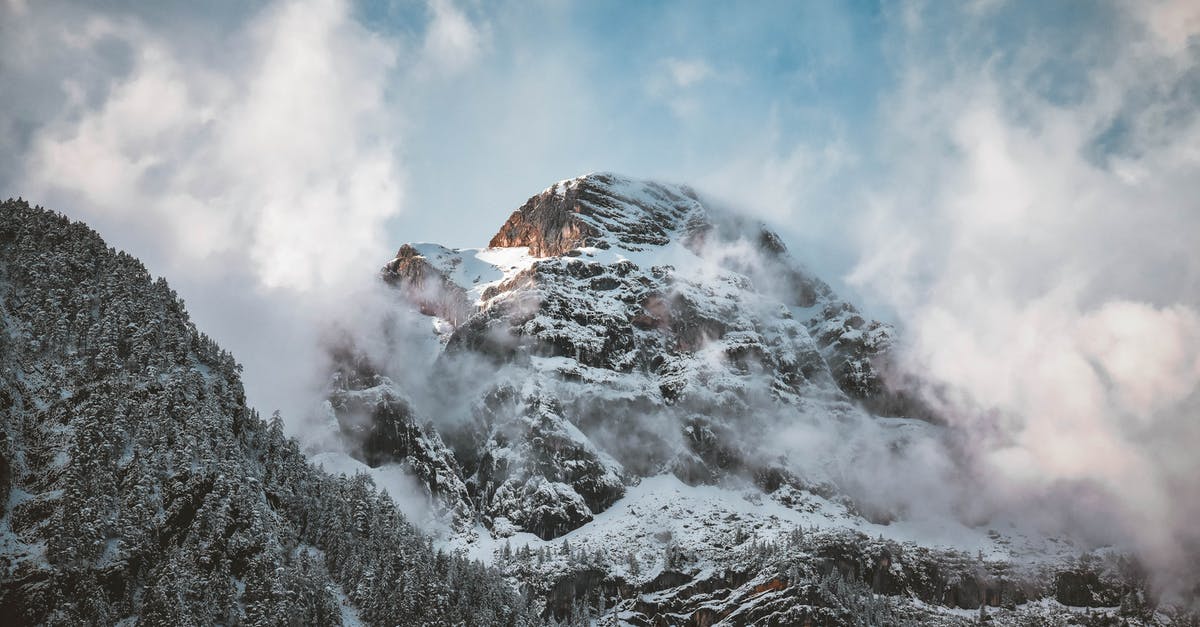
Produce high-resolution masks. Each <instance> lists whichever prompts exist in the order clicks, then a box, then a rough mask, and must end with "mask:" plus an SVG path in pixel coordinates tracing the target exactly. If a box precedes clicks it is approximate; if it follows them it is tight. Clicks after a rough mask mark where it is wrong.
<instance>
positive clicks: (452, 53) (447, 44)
mask: <svg viewBox="0 0 1200 627" xmlns="http://www.w3.org/2000/svg"><path fill="white" fill-rule="evenodd" d="M429 11H430V13H431V15H432V21H431V22H430V24H429V28H428V30H427V31H426V33H425V43H424V59H425V62H426V63H425V66H426V69H427V70H428V71H435V72H438V73H440V74H453V73H456V72H460V71H463V70H465V69H466V68H468V67H470V66H471V65H473V64H474V63H475V62H476V61H477V60H478V59H479V57H480V55H482V54H483V51H484V47H485V45H486V43H487V30H486V25H482V26H481V25H477V24H475V23H473V22H472V21H471V20H470V19H469V18H468V17H467V16H466V15H465V14H464V13H463V12H462V11H461V10H459V9H458V7H456V6H455V5H454V3H453V2H451V0H430V1H429Z"/></svg>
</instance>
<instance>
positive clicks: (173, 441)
mask: <svg viewBox="0 0 1200 627" xmlns="http://www.w3.org/2000/svg"><path fill="white" fill-rule="evenodd" d="M239 371H240V366H238V364H237V363H236V362H235V361H234V358H233V357H232V356H231V355H230V354H229V353H226V352H224V351H223V350H221V348H220V347H218V346H217V345H216V344H215V343H214V342H213V341H212V339H210V338H209V337H207V336H205V335H204V334H203V333H200V332H199V331H197V329H196V327H195V326H194V325H193V324H192V323H191V322H190V321H189V320H188V316H187V312H186V311H185V309H184V306H183V303H182V302H181V301H180V300H179V298H178V297H177V296H176V295H175V293H174V292H173V291H172V290H171V288H170V287H168V285H167V283H166V282H165V281H164V280H163V279H161V278H160V279H153V278H152V277H151V276H150V275H149V273H147V271H146V269H145V268H144V267H143V266H142V264H141V263H139V262H138V261H137V260H136V259H135V258H133V257H131V256H129V255H127V254H125V253H121V252H116V251H114V250H113V249H111V248H109V247H107V246H106V245H105V243H104V242H103V241H102V240H101V239H100V237H99V236H98V235H97V234H96V233H95V232H93V231H92V230H90V229H89V228H87V227H86V226H84V225H83V224H80V223H73V222H71V221H70V220H68V219H67V218H65V217H63V216H61V215H58V214H56V213H53V212H50V211H46V210H44V209H41V208H39V207H32V206H30V205H29V204H27V203H26V202H23V201H20V200H17V201H13V200H9V201H7V202H4V203H3V204H2V205H0V421H2V422H0V617H3V620H2V621H0V622H4V623H6V624H14V623H15V624H35V623H39V624H41V623H44V624H58V625H81V624H116V623H123V624H133V623H136V624H139V625H189V624H246V625H275V624H292V625H314V624H340V623H342V622H343V621H344V620H346V619H351V620H362V621H363V622H366V623H370V624H450V623H456V624H473V625H503V624H508V625H524V624H529V621H528V620H526V618H525V614H526V605H525V602H524V601H523V600H522V598H521V597H520V595H519V594H517V593H516V591H515V590H513V589H512V587H511V586H510V585H509V584H507V583H506V582H504V581H503V580H502V579H500V578H499V577H498V576H497V575H496V573H495V571H493V570H491V569H489V568H485V567H483V566H481V565H478V564H476V563H472V562H469V561H467V560H466V559H465V558H463V557H459V556H453V555H447V554H445V553H442V552H439V551H436V550H434V548H433V547H432V545H431V543H430V541H429V540H428V539H427V538H425V537H423V536H422V535H421V534H420V533H419V532H418V531H417V530H415V529H414V528H413V527H412V526H411V525H410V524H409V523H408V522H407V521H406V520H405V518H404V516H403V515H402V514H401V513H400V512H399V511H397V509H396V507H395V506H394V505H393V503H392V502H391V500H390V499H389V498H388V497H387V496H386V495H384V494H381V493H380V492H379V491H378V490H376V488H375V487H374V486H373V485H372V483H371V481H370V480H369V479H368V478H367V477H366V476H365V475H359V476H356V477H354V478H352V479H345V478H335V477H331V476H329V475H327V474H325V473H323V472H321V471H320V470H318V469H316V468H314V467H312V466H311V465H310V464H309V463H308V462H307V461H306V460H305V458H304V456H303V455H302V454H301V452H300V451H299V449H298V447H297V445H296V443H295V442H294V441H292V440H289V439H287V438H285V437H284V435H283V431H282V420H281V418H280V417H279V416H278V415H275V416H273V417H272V418H271V419H270V420H268V421H264V420H263V419H262V418H261V417H260V416H259V415H258V414H257V413H256V412H255V411H254V410H253V409H251V408H249V407H247V406H246V402H245V396H244V394H243V389H242V384H241V381H240V378H239Z"/></svg>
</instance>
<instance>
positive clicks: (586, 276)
mask: <svg viewBox="0 0 1200 627" xmlns="http://www.w3.org/2000/svg"><path fill="white" fill-rule="evenodd" d="M382 277H383V279H384V280H385V281H386V282H387V283H389V284H390V285H392V286H394V287H395V288H396V289H397V290H398V291H399V293H400V294H401V295H403V297H404V299H405V300H406V301H407V302H409V303H411V305H412V306H414V307H415V309H416V310H417V311H419V312H420V313H422V314H425V315H427V316H430V317H431V318H433V321H434V324H433V326H434V328H436V329H439V330H440V338H441V340H442V342H441V344H440V346H441V347H442V348H441V349H440V352H439V355H438V356H437V358H436V360H435V363H433V364H432V365H431V366H430V367H429V370H430V372H431V373H432V374H431V376H430V377H429V383H428V390H427V391H429V392H430V393H429V394H427V395H426V396H428V397H430V398H432V399H433V400H430V401H428V403H427V406H424V407H422V408H421V409H420V410H412V411H414V412H420V411H423V412H426V413H427V414H428V415H424V416H422V417H421V419H426V420H433V421H434V422H435V423H437V424H439V425H444V426H443V428H442V429H441V434H442V437H444V438H445V441H446V444H447V445H449V447H450V448H451V449H453V451H454V455H453V457H454V463H455V464H456V467H457V472H458V473H459V474H460V476H461V479H462V481H463V483H464V484H465V486H466V489H467V491H468V493H469V498H470V500H471V503H472V506H473V507H474V508H475V510H476V511H477V512H478V513H479V515H480V517H481V519H482V520H483V521H484V522H485V523H486V524H490V525H493V527H494V528H497V529H501V530H517V531H520V530H524V531H529V532H532V533H535V534H537V535H538V536H540V537H542V538H553V537H556V536H559V535H561V534H563V533H566V532H568V531H571V530H572V529H575V528H578V527H579V526H581V525H583V524H586V523H587V522H588V521H590V520H592V519H593V517H594V516H595V515H596V514H599V513H600V512H603V511H604V510H605V509H607V508H608V507H609V506H610V505H611V504H612V503H613V502H614V501H615V500H616V499H618V498H620V497H621V495H622V494H623V493H624V490H625V487H626V486H627V485H629V484H630V483H631V482H635V481H637V479H638V478H639V477H643V476H650V475H654V474H658V473H662V472H671V473H674V474H676V475H677V476H678V477H680V478H681V479H682V480H684V481H686V482H688V483H693V484H695V483H710V482H714V481H717V480H719V479H720V478H722V477H724V476H729V475H742V476H745V477H747V478H750V479H752V480H756V481H758V482H760V484H762V485H763V486H764V487H766V488H769V489H772V490H774V489H776V488H778V487H779V486H780V485H781V484H783V483H789V482H790V483H791V484H793V485H800V484H807V485H810V487H811V486H815V485H819V484H821V483H822V482H823V481H824V478H820V477H805V478H801V477H796V476H795V475H794V474H793V473H790V472H788V471H787V469H786V468H785V467H784V466H783V465H781V463H780V462H779V460H777V459H770V458H768V457H764V456H762V455H760V454H758V449H759V448H760V445H761V444H762V442H760V441H759V438H760V437H762V435H763V433H764V432H765V431H766V427H767V425H768V424H769V423H770V422H771V421H776V420H781V419H786V418H787V416H788V414H789V412H813V411H822V412H830V413H831V415H836V414H837V413H838V412H841V411H847V410H849V408H851V407H852V405H853V404H854V403H857V402H863V401H865V402H869V403H874V402H878V399H882V398H885V397H886V396H887V395H888V394H889V393H888V391H887V390H886V388H885V386H884V385H883V382H882V380H881V379H880V376H879V374H878V373H879V367H878V366H877V364H878V363H880V362H881V360H883V359H885V358H886V355H887V351H888V348H889V347H890V346H891V342H892V330H891V327H890V326H888V325H886V324H883V323H879V322H875V321H869V320H867V319H865V318H864V317H863V316H862V315H860V314H859V313H858V312H857V310H856V309H855V308H854V307H853V306H852V305H850V304H849V303H846V302H844V301H842V300H840V299H839V298H838V297H837V295H836V294H834V293H833V291H832V290H831V289H830V288H829V286H828V285H827V284H826V283H825V282H823V281H821V280H820V279H819V278H817V277H816V276H814V275H813V274H812V273H810V272H808V271H807V270H806V269H805V268H803V267H802V266H801V265H799V264H798V263H797V262H796V261H795V260H793V259H792V257H791V256H790V254H789V253H788V251H787V249H786V247H785V246H784V245H783V243H782V241H781V240H780V239H779V237H778V236H777V235H776V234H775V233H773V232H772V231H770V230H769V229H767V228H765V227H764V226H762V225H761V224H758V223H753V222H749V221H746V220H743V219H740V218H737V217H736V216H734V215H731V214H727V213H724V212H721V211H720V210H716V209H713V208H712V207H710V206H708V205H706V203H705V201H704V199H702V198H701V197H700V196H699V195H698V194H697V193H696V192H694V191H693V190H691V189H690V188H687V187H685V186H677V185H667V184H661V183H655V182H649V181H640V180H634V179H629V178H625V177H621V176H617V175H613V174H604V173H601V174H589V175H586V176H582V177H579V178H576V179H571V180H566V181H561V182H559V183H556V184H554V185H552V186H550V187H549V188H547V189H546V190H544V191H543V192H541V193H539V194H537V195H535V196H533V197H532V198H530V199H529V200H528V201H527V202H526V203H525V204H524V205H523V206H522V207H520V208H519V209H518V210H516V211H515V212H513V213H512V215H511V216H510V217H509V218H508V220H507V221H506V222H505V223H504V224H503V225H502V226H501V227H500V230H499V231H498V232H497V233H496V235H495V236H494V237H493V238H492V239H491V241H490V242H489V245H488V248H484V249H461V250H455V249H447V248H443V247H440V246H437V245H431V244H411V245H410V244H405V245H404V246H402V247H401V248H400V250H399V252H398V253H397V255H396V257H395V259H393V260H391V261H390V262H388V263H387V264H386V265H385V266H384V268H383V270H382ZM414 367H416V364H414ZM466 373H469V374H466ZM368 384H371V381H370V380H368V379H364V381H363V383H361V384H348V385H347V384H345V382H344V381H343V386H342V387H343V390H342V391H340V392H338V394H340V395H341V396H336V395H335V398H343V397H344V396H345V395H346V394H347V393H350V392H354V393H361V392H362V391H364V390H367V389H371V388H372V386H373V385H375V384H371V385H368ZM348 391H349V392H348ZM372 398H376V399H377V404H376V406H375V408H374V409H368V410H365V411H364V410H363V409H361V408H360V409H359V410H357V413H358V414H359V415H360V416H361V415H370V416H380V417H382V418H381V419H386V420H388V421H391V422H396V420H395V419H394V418H391V417H390V416H392V415H393V414H396V413H397V412H396V411H393V410H394V409H395V408H396V407H401V406H402V405H400V404H398V403H397V402H396V401H395V400H394V399H392V398H391V397H389V396H387V395H378V394H376V395H375V396H372ZM345 406H347V403H346V402H345V401H344V400H343V401H342V402H341V403H340V404H338V405H336V406H335V408H334V409H335V411H338V412H339V413H340V414H344V413H346V412H345V411H344V410H343V409H340V408H342V407H345ZM408 412H409V409H407V408H406V409H405V410H404V411H403V412H400V413H402V414H405V416H407V414H408ZM404 420H407V418H402V419H401V422H403V421H404ZM419 420H420V419H418V422H419ZM343 422H344V423H345V422H347V421H345V420H343ZM355 429H358V430H360V431H362V430H364V429H365V430H366V431H365V432H366V433H368V434H370V437H369V438H367V439H365V440H362V441H363V442H364V446H366V445H367V443H370V442H374V441H376V440H378V439H379V435H378V433H379V428H378V427H377V426H362V425H359V426H356V427H355ZM391 430H392V427H387V428H386V429H384V431H385V432H389V433H390V432H391ZM388 446H391V447H392V449H391V450H402V449H403V447H400V448H397V447H395V446H393V445H391V444H388ZM360 448H362V451H363V452H362V453H359V454H360V455H362V456H367V455H370V454H368V453H366V450H367V449H366V448H363V447H360ZM418 452H419V454H420V455H421V456H425V455H426V453H425V452H424V451H421V450H419V451H418ZM367 461H368V462H371V461H372V459H368V460H367ZM374 461H378V460H377V459H376V460H374ZM423 463H424V462H423ZM497 523H498V524H497Z"/></svg>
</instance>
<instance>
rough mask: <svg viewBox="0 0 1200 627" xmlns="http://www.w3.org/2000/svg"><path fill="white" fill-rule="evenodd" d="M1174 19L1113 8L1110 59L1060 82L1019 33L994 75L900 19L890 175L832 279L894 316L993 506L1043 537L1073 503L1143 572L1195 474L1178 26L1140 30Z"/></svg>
mask: <svg viewBox="0 0 1200 627" xmlns="http://www.w3.org/2000/svg"><path fill="white" fill-rule="evenodd" d="M1179 8H1180V7H1179V6H1171V7H1168V6H1167V5H1145V6H1143V5H1140V4H1139V5H1136V6H1132V5H1131V6H1126V7H1124V10H1125V11H1127V13H1122V14H1120V15H1117V16H1114V20H1115V23H1116V26H1115V27H1114V30H1115V32H1116V33H1117V41H1116V42H1113V41H1106V42H1103V45H1106V46H1116V47H1117V48H1118V49H1119V50H1120V51H1121V52H1120V54H1117V55H1103V54H1097V55H1090V54H1089V55H1087V56H1086V58H1087V61H1085V62H1082V63H1079V62H1075V63H1074V64H1072V65H1070V66H1069V67H1067V68H1063V67H1055V66H1054V61H1053V59H1056V58H1059V57H1057V55H1056V51H1055V50H1054V49H1053V45H1051V46H1050V47H1047V46H1046V45H1045V44H1044V43H1042V42H1044V41H1045V40H1044V39H1041V38H1038V37H1032V38H1031V41H1032V42H1035V43H1031V44H1030V45H1029V46H1028V47H1027V48H1025V49H1023V50H1022V53H1021V54H1018V55H1015V58H1014V59H1012V60H1010V61H1001V60H998V59H997V58H996V57H994V56H992V55H991V53H990V52H989V51H988V50H986V49H983V48H985V47H983V46H979V45H978V44H972V43H970V41H971V40H972V38H974V39H975V40H977V41H986V40H987V36H986V35H985V34H983V33H985V31H986V28H987V24H985V23H983V22H970V21H969V20H968V21H967V24H966V26H965V27H964V29H963V39H962V41H957V42H956V43H953V44H951V45H950V48H951V49H950V50H949V51H946V50H928V49H922V48H921V47H920V46H915V45H912V44H911V41H913V40H920V39H922V38H923V37H924V36H925V35H927V33H926V31H924V30H923V28H924V26H923V25H924V24H927V23H931V22H934V21H935V19H931V16H930V15H928V14H922V15H921V16H920V18H919V19H915V20H909V21H908V22H907V24H908V25H907V28H906V30H904V31H903V32H902V34H901V35H900V36H899V40H900V43H898V45H897V46H896V48H897V50H900V51H903V55H904V56H903V58H902V61H901V72H900V76H901V78H902V80H901V81H900V83H899V85H898V87H897V91H896V94H895V95H894V97H893V98H892V99H890V100H889V109H888V111H887V118H886V120H885V122H884V128H885V135H884V136H883V137H882V138H881V146H882V147H883V149H884V150H885V151H886V152H885V153H884V154H885V155H887V157H888V158H890V159H892V160H893V163H894V164H895V165H894V167H891V168H889V170H888V171H887V172H886V176H884V177H882V178H881V181H880V182H879V183H878V184H875V185H872V186H869V188H868V192H867V194H866V196H867V199H868V200H867V202H866V203H865V206H866V210H865V212H864V214H863V218H862V220H861V223H860V226H861V231H860V233H861V239H860V240H859V244H860V246H861V250H862V254H861V256H860V262H859V263H858V265H857V267H856V268H855V269H854V270H853V271H852V272H851V273H850V275H849V280H850V281H851V282H852V283H854V284H856V285H857V286H858V287H859V288H860V289H863V290H864V291H868V292H871V293H873V294H876V295H881V296H882V297H883V298H884V300H885V302H886V303H887V304H888V305H889V306H890V307H892V308H893V309H894V311H895V312H896V315H897V317H898V318H899V320H900V322H901V324H902V326H903V328H904V337H905V338H906V341H907V343H908V345H907V347H906V349H905V352H904V358H905V360H906V367H907V369H908V370H909V371H910V372H911V373H913V374H916V375H919V376H922V377H925V378H926V380H928V381H930V382H931V385H930V388H929V398H930V400H932V401H934V402H936V403H938V404H939V405H940V406H941V408H942V410H943V412H944V413H945V415H946V416H948V417H949V418H950V420H951V424H952V427H953V428H954V429H956V430H959V431H960V432H961V433H962V440H963V442H965V443H966V446H967V447H968V450H969V452H970V454H971V456H972V459H973V463H975V464H977V467H978V469H979V470H980V471H981V474H982V476H987V477H989V483H990V484H991V486H992V490H993V493H994V495H996V498H995V500H994V501H993V506H994V507H996V508H997V509H998V510H999V509H1004V508H1011V509H1015V510H1017V511H1030V510H1032V509H1033V507H1032V505H1033V504H1037V506H1038V507H1045V504H1046V503H1047V502H1049V503H1050V504H1051V507H1050V512H1052V514H1047V512H1042V514H1041V515H1051V516H1056V517H1057V518H1058V521H1059V522H1060V523H1062V524H1065V523H1066V522H1068V521H1070V523H1071V524H1078V523H1079V521H1078V520H1077V519H1076V518H1075V517H1073V516H1072V514H1071V510H1072V509H1074V508H1081V507H1086V511H1089V512H1092V513H1093V514H1095V515H1094V516H1093V517H1092V520H1091V521H1087V522H1085V523H1084V525H1083V526H1084V527H1086V526H1087V525H1088V524H1091V525H1093V526H1095V527H1096V528H1101V527H1103V528H1104V529H1105V531H1106V532H1111V531H1112V530H1113V529H1117V530H1118V531H1117V533H1118V535H1119V538H1120V540H1121V541H1122V542H1127V543H1130V544H1132V545H1134V546H1136V547H1137V548H1138V549H1140V550H1141V552H1142V554H1143V556H1144V557H1146V558H1147V559H1148V560H1149V561H1150V562H1151V563H1152V564H1154V565H1155V566H1157V567H1158V568H1160V569H1163V571H1164V572H1167V571H1174V572H1178V571H1179V570H1182V569H1185V568H1187V567H1188V566H1187V561H1188V560H1189V559H1191V558H1190V557H1189V556H1191V555H1192V554H1193V553H1194V551H1196V550H1197V549H1198V548H1200V537H1197V535H1196V533H1195V531H1194V529H1195V525H1194V520H1193V519H1192V518H1191V517H1190V516H1191V514H1193V513H1194V512H1195V511H1196V510H1197V504H1198V503H1200V491H1198V490H1200V487H1198V486H1197V485H1196V484H1195V481H1194V479H1193V480H1181V478H1182V477H1186V476H1191V477H1193V478H1194V477H1195V476H1200V462H1197V461H1196V459H1197V458H1196V456H1195V454H1194V451H1193V450H1192V449H1193V448H1194V446H1195V444H1196V439H1195V437H1196V429H1195V427H1194V423H1195V415H1196V414H1195V409H1196V400H1197V395H1198V394H1200V392H1198V390H1200V386H1198V384H1200V377H1198V375H1197V368H1198V367H1200V336H1198V335H1197V332H1198V331H1197V321H1198V320H1200V317H1198V316H1200V314H1198V312H1200V297H1198V296H1197V294H1198V292H1197V290H1196V287H1197V280H1198V279H1200V266H1198V265H1197V262H1198V259H1197V255H1196V253H1195V242H1197V241H1200V215H1198V214H1197V213H1196V204H1195V198H1197V197H1200V182H1197V181H1198V180H1197V179H1196V177H1195V173H1196V170H1197V166H1198V165H1200V161H1198V160H1197V158H1196V154H1195V151H1194V150H1193V147H1194V146H1195V145H1197V143H1196V142H1197V141H1200V120H1198V118H1197V115H1196V111H1197V107H1196V105H1197V104H1200V102H1198V101H1200V97H1198V95H1197V92H1195V91H1194V90H1193V89H1192V87H1191V86H1192V85H1194V80H1195V78H1194V77H1195V76H1196V72H1197V69H1196V68H1197V67H1200V66H1198V55H1197V51H1196V49H1195V47H1194V46H1193V47H1188V46H1182V45H1180V44H1179V42H1181V41H1192V39H1191V38H1192V37H1193V36H1194V28H1192V29H1185V30H1186V31H1187V32H1184V33H1180V32H1176V31H1174V30H1169V31H1168V32H1166V33H1165V34H1164V32H1163V31H1162V29H1161V28H1159V27H1154V28H1152V29H1149V30H1147V29H1144V28H1141V27H1140V25H1142V24H1152V25H1153V24H1158V23H1159V20H1160V19H1161V18H1160V17H1156V15H1157V14H1158V12H1160V11H1167V12H1171V11H1172V10H1175V9H1179ZM996 10H999V9H996ZM1187 23H1188V22H1187V20H1186V19H1183V20H1177V21H1174V22H1172V25H1173V26H1172V28H1174V27H1181V28H1182V25H1183V24H1187ZM1063 45H1073V46H1078V47H1079V48H1080V49H1084V50H1088V49H1089V46H1091V45H1099V42H1096V41H1092V40H1089V39H1088V38H1086V37H1085V38H1083V40H1081V41H1072V42H1070V43H1069V44H1066V43H1064V44H1063ZM1062 72H1066V73H1067V74H1065V75H1064V79H1063V80H1059V81H1054V82H1051V83H1046V82H1045V81H1043V80H1041V78H1042V77H1043V76H1044V75H1046V74H1047V73H1050V74H1052V75H1056V73H1062ZM1068 83H1075V84H1076V87H1075V88H1073V89H1072V90H1069V91H1063V89H1062V87H1063V85H1065V84H1068ZM1066 486H1073V487H1071V488H1070V489H1064V488H1065V487H1066ZM1049 495H1054V496H1055V498H1054V499H1047V497H1048V496H1049ZM1056 499H1057V500H1056ZM1085 531H1086V530H1085ZM1109 539H1110V540H1111V539H1113V538H1112V537H1110V538H1109ZM1181 549H1183V550H1181Z"/></svg>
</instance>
